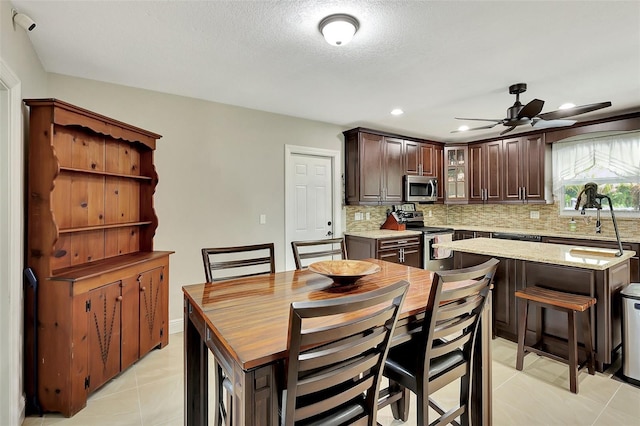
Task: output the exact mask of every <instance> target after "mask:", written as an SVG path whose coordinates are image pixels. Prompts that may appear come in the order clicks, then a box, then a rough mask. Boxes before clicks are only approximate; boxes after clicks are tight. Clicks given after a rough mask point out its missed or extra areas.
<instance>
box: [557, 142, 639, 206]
mask: <svg viewBox="0 0 640 426" xmlns="http://www.w3.org/2000/svg"><path fill="white" fill-rule="evenodd" d="M552 158H553V193H554V195H555V197H556V200H557V201H558V204H559V205H560V214H561V215H563V216H572V215H575V214H576V210H575V206H576V202H577V200H578V196H579V194H580V192H581V191H582V189H583V188H584V184H585V183H588V182H594V183H596V184H598V193H599V194H603V195H607V196H608V197H609V198H610V199H611V202H612V204H613V210H614V211H615V213H616V214H617V215H618V214H620V215H621V216H628V217H629V216H631V217H640V132H633V133H618V134H606V135H599V136H595V137H594V136H593V135H589V136H588V138H584V137H583V138H581V139H579V140H571V141H565V142H559V143H556V144H554V145H553V148H552ZM602 207H603V210H608V209H609V206H608V201H606V199H603V200H602ZM587 212H588V213H589V210H587ZM592 212H594V213H595V210H592Z"/></svg>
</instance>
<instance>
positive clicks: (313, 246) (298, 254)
mask: <svg viewBox="0 0 640 426" xmlns="http://www.w3.org/2000/svg"><path fill="white" fill-rule="evenodd" d="M291 248H292V249H293V260H294V261H295V262H296V269H303V268H306V267H307V266H309V264H311V263H312V262H313V260H335V259H336V258H338V259H347V246H346V244H345V242H344V238H330V239H324V240H313V241H291ZM310 259H313V260H310ZM303 261H304V262H303Z"/></svg>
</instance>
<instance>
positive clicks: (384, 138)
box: [343, 127, 444, 205]
mask: <svg viewBox="0 0 640 426" xmlns="http://www.w3.org/2000/svg"><path fill="white" fill-rule="evenodd" d="M343 134H344V138H345V202H346V204H347V205H386V204H394V203H398V202H402V200H403V179H402V178H403V176H404V175H416V176H432V177H436V178H437V179H438V201H440V202H442V200H443V199H444V196H443V194H444V193H443V188H442V181H443V179H442V170H443V168H442V166H443V159H442V156H443V144H440V143H437V142H430V141H424V140H417V139H411V138H405V137H403V136H400V135H394V134H391V133H385V132H380V131H377V130H371V129H363V128H360V127H358V128H355V129H351V130H347V131H346V132H344V133H343Z"/></svg>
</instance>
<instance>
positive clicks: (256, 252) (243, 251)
mask: <svg viewBox="0 0 640 426" xmlns="http://www.w3.org/2000/svg"><path fill="white" fill-rule="evenodd" d="M202 261H203V263H204V274H205V277H206V279H207V282H214V281H222V280H230V279H233V278H242V277H248V276H252V275H260V274H269V273H271V274H272V273H274V272H275V271H276V266H275V255H274V247H273V243H266V244H253V245H248V246H237V247H217V248H203V249H202Z"/></svg>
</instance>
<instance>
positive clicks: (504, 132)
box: [500, 126, 516, 136]
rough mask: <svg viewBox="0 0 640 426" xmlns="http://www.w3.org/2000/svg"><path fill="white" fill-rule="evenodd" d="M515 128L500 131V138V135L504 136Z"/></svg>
mask: <svg viewBox="0 0 640 426" xmlns="http://www.w3.org/2000/svg"><path fill="white" fill-rule="evenodd" d="M515 128H516V126H511V127H509V128H508V129H506V130H503V131H501V132H500V136H502V135H504V134H506V133H509V132H510V131H512V130H513V129H515Z"/></svg>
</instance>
